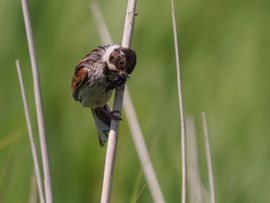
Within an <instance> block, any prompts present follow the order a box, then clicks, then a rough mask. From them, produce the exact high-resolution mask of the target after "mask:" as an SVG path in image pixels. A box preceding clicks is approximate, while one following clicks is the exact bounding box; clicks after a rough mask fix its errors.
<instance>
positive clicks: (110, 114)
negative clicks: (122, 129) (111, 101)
mask: <svg viewBox="0 0 270 203" xmlns="http://www.w3.org/2000/svg"><path fill="white" fill-rule="evenodd" d="M101 109H102V111H103V112H104V113H105V114H106V115H107V116H108V117H109V118H110V119H112V120H115V121H121V120H122V118H121V116H122V114H121V112H120V111H118V110H114V111H111V110H110V109H109V108H101Z"/></svg>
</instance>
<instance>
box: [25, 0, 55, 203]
mask: <svg viewBox="0 0 270 203" xmlns="http://www.w3.org/2000/svg"><path fill="white" fill-rule="evenodd" d="M21 3H22V10H23V17H24V24H25V30H26V36H27V42H28V49H29V54H30V59H31V67H32V75H33V82H34V95H35V104H36V113H37V121H38V131H39V140H40V148H41V157H42V165H43V171H44V188H45V197H46V198H45V199H46V203H52V202H53V197H52V190H51V175H50V167H49V158H48V152H47V143H46V133H45V123H44V115H43V107H42V98H41V88H40V79H39V71H38V65H37V61H36V54H35V49H34V40H33V35H32V26H31V21H30V15H29V6H28V1H27V0H21Z"/></svg>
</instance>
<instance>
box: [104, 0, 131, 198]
mask: <svg viewBox="0 0 270 203" xmlns="http://www.w3.org/2000/svg"><path fill="white" fill-rule="evenodd" d="M135 8H136V0H129V1H128V5H127V13H126V19H125V26H124V34H123V40H122V46H123V47H126V48H129V47H130V44H131V39H132V31H133V26H134V20H135ZM124 91H125V86H124V85H122V86H121V87H120V88H118V89H117V90H116V92H115V100H114V107H113V110H114V111H121V109H122V102H123V96H124ZM118 128H119V121H115V120H112V121H111V129H110V133H109V139H108V146H107V151H106V160H105V166H104V176H103V187H102V194H101V203H108V202H110V196H111V189H112V178H113V169H114V163H115V155H116V148H117V140H118Z"/></svg>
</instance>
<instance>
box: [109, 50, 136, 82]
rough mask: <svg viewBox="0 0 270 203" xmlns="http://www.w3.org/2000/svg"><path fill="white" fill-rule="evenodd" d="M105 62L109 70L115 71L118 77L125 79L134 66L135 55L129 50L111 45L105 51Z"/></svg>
mask: <svg viewBox="0 0 270 203" xmlns="http://www.w3.org/2000/svg"><path fill="white" fill-rule="evenodd" d="M106 55H107V56H106ZM105 61H106V63H107V66H108V68H109V69H110V70H113V71H117V72H118V73H119V75H120V76H122V77H125V78H127V77H128V75H129V74H130V73H132V71H133V70H134V67H135V65H136V53H135V52H134V51H133V50H132V49H129V48H123V47H120V46H118V45H111V46H110V47H109V48H108V49H107V51H106V54H105Z"/></svg>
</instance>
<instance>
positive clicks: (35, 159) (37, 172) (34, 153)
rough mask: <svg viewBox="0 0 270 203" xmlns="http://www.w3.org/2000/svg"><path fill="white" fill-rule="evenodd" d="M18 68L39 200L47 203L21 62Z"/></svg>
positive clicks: (17, 65) (17, 62)
mask: <svg viewBox="0 0 270 203" xmlns="http://www.w3.org/2000/svg"><path fill="white" fill-rule="evenodd" d="M16 67H17V73H18V78H19V84H20V88H21V95H22V100H23V107H24V114H25V119H26V125H27V130H28V135H29V141H30V145H31V151H32V157H33V163H34V169H35V175H36V180H37V184H38V192H39V199H40V202H41V203H45V200H44V191H43V187H42V180H41V173H40V167H39V162H38V154H37V149H36V144H35V140H34V136H33V130H32V124H31V119H30V113H29V107H28V103H27V100H26V96H25V90H24V84H23V78H22V73H21V67H20V62H19V60H16Z"/></svg>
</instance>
